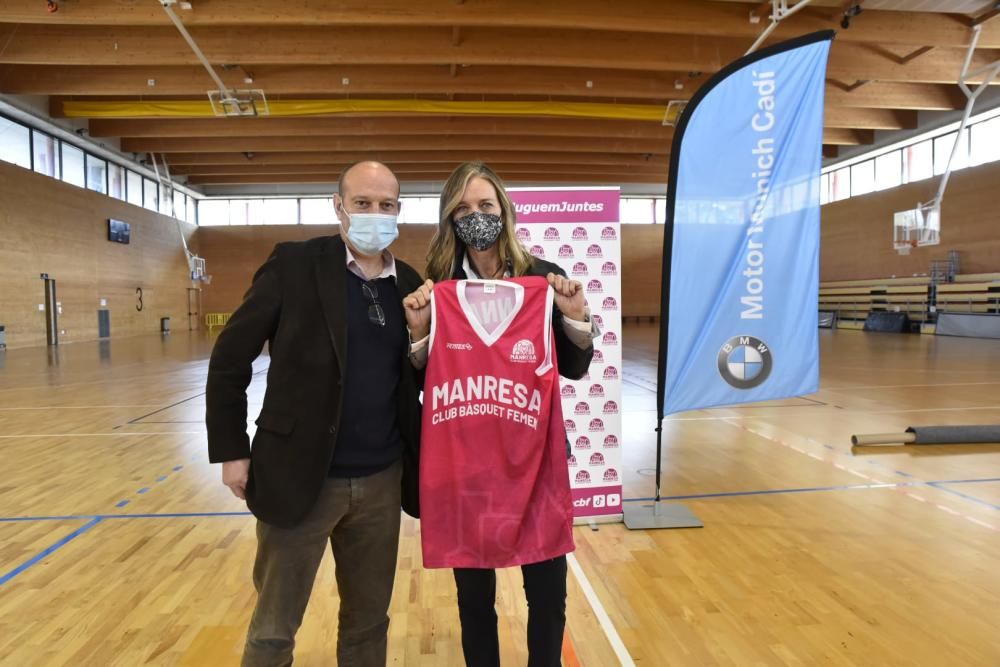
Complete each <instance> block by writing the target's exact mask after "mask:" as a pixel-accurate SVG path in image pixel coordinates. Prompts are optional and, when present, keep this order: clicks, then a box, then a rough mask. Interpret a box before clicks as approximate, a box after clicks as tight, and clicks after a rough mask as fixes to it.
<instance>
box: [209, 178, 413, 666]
mask: <svg viewBox="0 0 1000 667" xmlns="http://www.w3.org/2000/svg"><path fill="white" fill-rule="evenodd" d="M333 201H334V206H335V207H336V211H337V216H338V218H339V219H340V236H339V237H322V238H316V239H312V240H310V241H305V242H299V243H279V244H278V245H277V246H276V247H275V249H274V251H273V252H272V254H271V256H270V258H268V260H267V261H266V262H265V263H264V265H263V266H262V267H261V268H260V269H259V270H258V271H257V274H256V275H255V276H254V280H253V285H252V286H251V288H250V290H249V291H248V292H247V294H246V297H245V298H244V301H243V304H242V305H241V306H240V307H239V309H237V311H236V312H235V313H233V316H232V318H231V319H230V320H229V324H228V325H227V326H226V328H225V329H224V330H223V331H222V333H221V334H220V335H219V339H218V341H217V342H216V344H215V349H214V350H213V351H212V359H211V362H210V363H209V370H208V386H207V393H206V404H207V411H206V422H207V425H208V448H209V460H210V461H211V462H212V463H219V462H221V463H222V464H223V470H222V477H223V482H224V483H225V485H226V486H228V487H229V488H230V489H231V490H232V492H233V493H234V494H235V495H236V496H237V497H239V498H245V499H246V501H247V506H248V507H249V508H250V510H251V511H252V512H253V513H254V515H255V516H256V517H257V558H256V562H255V564H254V571H253V582H254V586H255V587H256V589H257V595H258V597H257V606H256V609H255V610H254V614H253V619H252V620H251V622H250V629H249V632H248V634H247V642H246V647H245V650H244V655H243V665H245V666H251V665H252V666H256V665H268V666H270V665H289V664H291V661H292V650H293V648H294V645H295V633H296V631H297V630H298V628H299V626H300V625H301V622H302V616H303V614H304V612H305V608H306V604H307V603H308V601H309V594H310V592H311V591H312V586H313V581H314V580H315V577H316V571H317V569H318V567H319V564H320V561H321V560H322V557H323V552H324V551H325V546H326V543H327V541H329V543H330V545H331V546H332V549H333V557H334V561H335V563H336V576H337V587H338V590H339V592H340V598H341V604H340V615H339V634H338V638H337V658H338V662H339V664H341V665H364V666H368V665H372V666H374V665H379V666H382V665H385V661H386V634H387V631H388V627H389V617H388V615H387V612H388V608H389V600H390V597H391V595H392V585H393V575H394V572H395V566H396V553H397V549H398V545H399V523H400V511H399V509H400V504H401V503H402V506H403V509H405V510H406V511H407V512H408V513H409V514H412V515H414V516H417V513H418V510H417V499H416V493H417V452H418V447H419V441H420V404H419V401H418V385H417V378H416V372H415V371H414V369H413V367H412V365H411V364H410V361H409V359H408V352H409V342H408V334H407V329H406V320H405V318H404V315H403V308H402V295H406V294H409V293H410V292H412V291H413V290H415V289H416V288H417V287H419V286H420V284H421V280H420V276H419V275H418V274H417V272H416V271H414V270H413V269H412V268H411V267H409V266H407V265H406V264H404V263H403V262H400V261H397V260H395V259H394V258H393V256H392V255H391V254H390V253H389V252H388V250H387V249H386V248H387V247H388V246H389V244H390V243H392V241H393V240H394V239H395V238H396V236H397V234H398V232H397V229H396V216H397V214H398V213H399V182H398V181H397V180H396V177H395V176H394V175H393V173H392V172H391V171H390V170H389V169H388V167H386V166H385V165H383V164H380V163H378V162H361V163H357V164H355V165H352V166H350V167H348V168H347V170H345V171H344V173H343V175H342V176H341V179H340V183H339V186H338V192H337V194H335V195H334V197H333ZM265 342H267V343H268V348H269V352H270V358H271V363H270V367H269V368H268V373H267V392H266V394H265V397H264V405H263V408H262V409H261V412H260V415H259V417H258V418H257V434H256V436H255V437H254V441H253V447H251V446H250V443H249V440H248V437H247V433H246V416H247V398H246V388H247V386H248V385H249V383H250V379H251V376H252V368H251V364H252V362H253V361H254V359H255V358H256V357H257V356H258V355H259V354H260V352H261V349H262V347H263V345H264V343H265Z"/></svg>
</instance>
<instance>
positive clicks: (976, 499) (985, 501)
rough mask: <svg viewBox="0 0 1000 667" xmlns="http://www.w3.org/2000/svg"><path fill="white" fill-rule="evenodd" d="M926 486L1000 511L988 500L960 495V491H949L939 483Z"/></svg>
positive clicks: (930, 483)
mask: <svg viewBox="0 0 1000 667" xmlns="http://www.w3.org/2000/svg"><path fill="white" fill-rule="evenodd" d="M927 486H933V487H934V488H935V489H938V490H939V491H944V492H945V493H950V494H952V495H953V496H958V497H959V498H965V499H966V500H968V501H970V502H974V503H978V504H980V505H984V506H986V507H990V508H992V509H995V510H1000V505H994V504H993V503H991V502H989V501H988V500H983V499H982V498H977V497H976V496H971V495H969V494H968V493H962V492H961V491H956V490H955V489H949V488H948V487H947V486H944V485H943V484H942V483H941V482H927Z"/></svg>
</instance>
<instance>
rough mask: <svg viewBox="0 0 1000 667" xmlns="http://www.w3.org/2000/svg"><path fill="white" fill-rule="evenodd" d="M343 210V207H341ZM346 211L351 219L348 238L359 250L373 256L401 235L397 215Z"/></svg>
mask: <svg viewBox="0 0 1000 667" xmlns="http://www.w3.org/2000/svg"><path fill="white" fill-rule="evenodd" d="M341 208H342V210H344V209H343V207H341ZM344 213H345V214H347V216H348V217H349V218H350V219H351V226H350V227H348V228H347V238H348V240H349V241H350V242H351V245H353V246H354V247H355V248H356V249H357V250H358V252H360V253H362V254H364V255H368V256H369V257H373V256H375V255H378V254H379V253H381V252H382V251H383V250H385V249H386V248H388V247H389V246H390V245H392V242H393V241H395V240H396V238H397V237H399V228H398V227H397V226H396V216H394V215H386V214H384V213H347V211H346V210H344Z"/></svg>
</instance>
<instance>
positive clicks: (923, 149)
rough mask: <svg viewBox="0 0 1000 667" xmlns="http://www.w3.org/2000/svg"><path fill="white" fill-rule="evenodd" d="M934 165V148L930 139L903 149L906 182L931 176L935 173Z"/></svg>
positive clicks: (904, 178) (904, 179) (904, 180)
mask: <svg viewBox="0 0 1000 667" xmlns="http://www.w3.org/2000/svg"><path fill="white" fill-rule="evenodd" d="M933 166H934V148H933V144H932V143H931V140H930V139H928V140H927V141H921V142H920V143H919V144H913V145H912V146H907V147H906V148H904V149H903V182H904V183H912V182H913V181H922V180H923V179H925V178H930V177H931V176H932V175H933V173H934V169H933Z"/></svg>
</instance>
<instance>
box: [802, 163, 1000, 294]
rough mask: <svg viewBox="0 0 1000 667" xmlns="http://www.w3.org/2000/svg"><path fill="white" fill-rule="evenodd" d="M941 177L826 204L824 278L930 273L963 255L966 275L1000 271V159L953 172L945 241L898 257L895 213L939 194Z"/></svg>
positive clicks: (944, 221) (943, 220) (945, 215)
mask: <svg viewBox="0 0 1000 667" xmlns="http://www.w3.org/2000/svg"><path fill="white" fill-rule="evenodd" d="M938 181H939V178H930V179H927V180H924V181H919V182H917V183H910V184H908V185H904V186H902V187H898V188H893V189H891V190H885V191H883V192H873V193H871V194H868V195H863V196H861V197H852V198H851V199H845V200H843V201H839V202H834V203H832V204H827V205H826V206H824V207H823V208H822V217H821V219H822V245H821V251H820V280H823V281H828V280H855V279H865V278H887V277H891V276H900V277H902V276H912V275H925V274H927V273H928V272H929V271H930V264H931V261H932V260H935V259H947V257H948V251H949V250H957V251H959V253H960V261H961V271H962V273H990V272H994V271H1000V207H998V206H997V196H998V192H997V189H998V185H1000V162H994V163H991V164H987V165H983V166H980V167H974V168H971V169H963V170H961V171H956V172H954V173H953V174H952V176H951V180H950V181H949V182H948V189H947V191H946V193H945V197H944V205H943V207H942V209H941V244H940V245H937V246H927V247H923V248H915V249H913V250H912V251H911V252H910V254H909V255H897V254H896V252H895V251H894V250H893V248H892V215H893V213H894V212H895V211H903V210H906V209H911V208H914V207H916V206H917V204H918V203H920V202H924V201H927V200H929V199H931V198H932V197H933V196H934V193H935V192H936V190H937V187H938Z"/></svg>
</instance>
